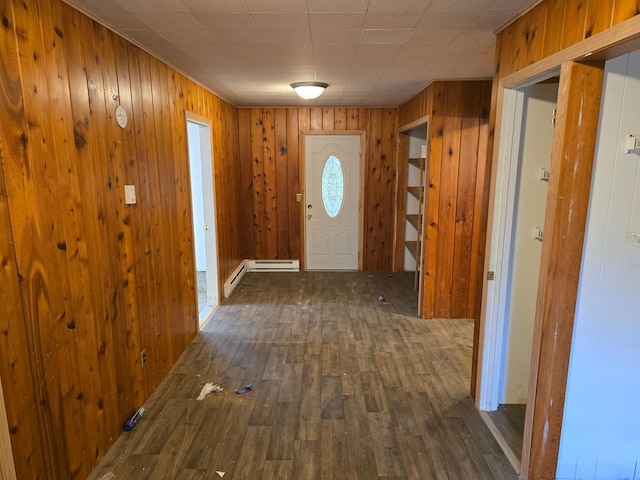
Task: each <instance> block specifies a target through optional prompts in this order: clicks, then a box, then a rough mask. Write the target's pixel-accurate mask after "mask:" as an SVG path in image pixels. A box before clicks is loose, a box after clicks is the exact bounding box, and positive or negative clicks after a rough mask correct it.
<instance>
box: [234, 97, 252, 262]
mask: <svg viewBox="0 0 640 480" xmlns="http://www.w3.org/2000/svg"><path fill="white" fill-rule="evenodd" d="M238 135H239V137H240V138H242V139H243V140H242V141H241V142H240V169H241V179H242V225H243V228H242V232H243V233H242V235H243V237H244V252H243V255H244V258H256V242H255V229H254V218H253V216H254V210H253V207H254V205H253V161H252V156H251V145H252V142H251V141H250V139H251V111H250V110H249V109H247V108H241V109H240V110H239V111H238ZM247 139H249V141H247Z"/></svg>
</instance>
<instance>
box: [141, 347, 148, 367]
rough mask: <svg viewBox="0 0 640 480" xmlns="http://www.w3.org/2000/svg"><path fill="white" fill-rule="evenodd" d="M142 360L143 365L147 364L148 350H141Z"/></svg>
mask: <svg viewBox="0 0 640 480" xmlns="http://www.w3.org/2000/svg"><path fill="white" fill-rule="evenodd" d="M140 361H141V362H142V366H143V367H144V366H145V365H146V364H147V351H146V350H142V351H141V352H140Z"/></svg>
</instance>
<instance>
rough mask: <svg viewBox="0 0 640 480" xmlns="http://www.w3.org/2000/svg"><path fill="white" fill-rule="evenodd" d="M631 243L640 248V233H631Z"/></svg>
mask: <svg viewBox="0 0 640 480" xmlns="http://www.w3.org/2000/svg"><path fill="white" fill-rule="evenodd" d="M629 243H631V245H635V246H637V247H640V233H629Z"/></svg>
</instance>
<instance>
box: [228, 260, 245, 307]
mask: <svg viewBox="0 0 640 480" xmlns="http://www.w3.org/2000/svg"><path fill="white" fill-rule="evenodd" d="M245 273H247V261H246V260H243V261H242V262H241V263H240V265H238V268H236V269H235V270H234V271H233V273H232V274H231V275H230V276H229V278H228V279H227V281H226V282H224V296H225V298H227V297H228V296H229V295H231V292H233V289H234V288H236V287H237V286H238V285H239V284H240V280H242V277H244V274H245Z"/></svg>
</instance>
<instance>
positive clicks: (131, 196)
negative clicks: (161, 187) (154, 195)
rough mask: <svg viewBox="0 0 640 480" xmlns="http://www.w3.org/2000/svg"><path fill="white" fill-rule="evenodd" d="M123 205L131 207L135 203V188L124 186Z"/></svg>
mask: <svg viewBox="0 0 640 480" xmlns="http://www.w3.org/2000/svg"><path fill="white" fill-rule="evenodd" d="M124 203H126V204H127V205H133V204H135V203H136V186H135V185H125V186H124Z"/></svg>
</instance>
